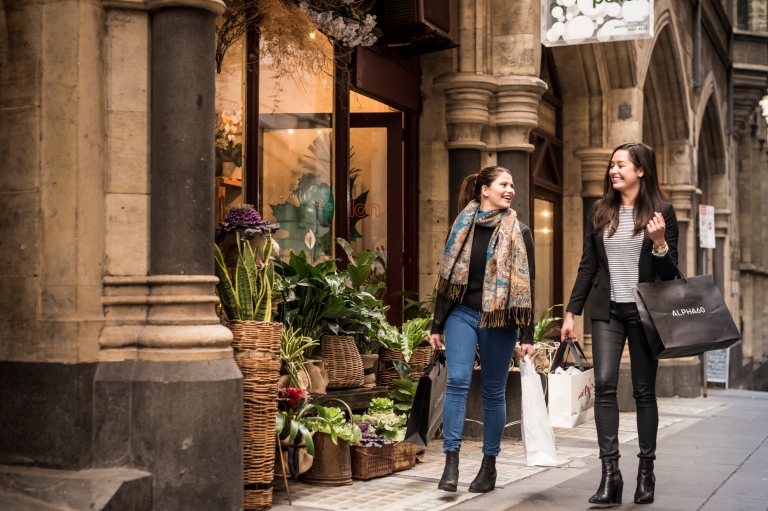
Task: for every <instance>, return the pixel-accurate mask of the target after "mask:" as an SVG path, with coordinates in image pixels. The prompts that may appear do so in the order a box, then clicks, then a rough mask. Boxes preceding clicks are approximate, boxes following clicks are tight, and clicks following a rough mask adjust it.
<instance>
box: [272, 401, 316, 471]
mask: <svg viewBox="0 0 768 511" xmlns="http://www.w3.org/2000/svg"><path fill="white" fill-rule="evenodd" d="M280 393H281V397H280V398H279V399H278V405H279V409H278V411H277V434H278V436H279V438H280V445H279V447H278V455H279V456H282V457H283V460H282V461H280V460H279V459H278V460H277V461H276V462H275V473H276V474H282V473H283V467H287V469H288V472H289V473H290V474H291V476H292V477H293V478H298V476H299V475H300V474H303V473H304V472H306V471H307V470H309V468H310V467H311V466H312V459H313V457H314V455H315V444H314V442H313V441H312V433H311V432H310V430H309V428H308V427H307V424H306V422H307V414H308V413H309V412H311V411H312V410H313V409H314V405H312V404H306V403H305V400H306V398H307V397H308V396H309V394H308V393H307V392H306V391H305V390H302V389H296V388H290V387H288V388H284V389H281V390H280Z"/></svg>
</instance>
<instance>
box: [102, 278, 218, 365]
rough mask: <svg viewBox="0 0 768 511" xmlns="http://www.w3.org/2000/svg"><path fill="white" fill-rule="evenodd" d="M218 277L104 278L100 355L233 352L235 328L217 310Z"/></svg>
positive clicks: (203, 356) (191, 356) (198, 356)
mask: <svg viewBox="0 0 768 511" xmlns="http://www.w3.org/2000/svg"><path fill="white" fill-rule="evenodd" d="M217 282H218V279H217V278H216V277H214V276H206V275H155V276H136V277H104V280H103V284H104V296H103V297H102V305H103V307H104V313H105V316H106V318H107V321H106V326H105V327H104V328H103V329H102V331H101V335H100V336H99V346H100V348H101V352H100V358H101V360H214V359H221V358H230V357H232V348H231V346H230V344H231V342H232V332H230V331H229V329H228V328H226V327H224V326H222V325H221V323H220V321H219V318H218V316H217V315H216V312H215V309H214V307H215V305H216V304H217V303H218V301H219V298H218V297H217V296H216V295H215V294H214V292H213V286H214V285H215V284H216V283H217Z"/></svg>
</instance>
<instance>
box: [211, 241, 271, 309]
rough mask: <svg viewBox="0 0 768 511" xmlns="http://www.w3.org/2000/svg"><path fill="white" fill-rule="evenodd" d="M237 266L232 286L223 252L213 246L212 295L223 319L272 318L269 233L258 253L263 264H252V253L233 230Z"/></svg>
mask: <svg viewBox="0 0 768 511" xmlns="http://www.w3.org/2000/svg"><path fill="white" fill-rule="evenodd" d="M237 250H238V252H239V256H238V258H237V266H236V268H235V282H234V285H233V283H232V280H231V279H230V277H229V272H228V271H227V265H226V263H225V262H224V254H222V253H221V249H219V247H218V245H216V255H215V258H216V264H215V270H216V276H217V277H218V278H219V283H218V284H216V294H218V295H219V299H220V300H221V308H222V309H223V310H224V314H226V316H227V319H230V320H240V321H266V322H270V321H272V293H273V292H274V289H275V269H274V266H273V264H272V262H271V260H270V257H271V256H272V236H269V238H268V239H267V241H266V243H264V249H263V251H262V252H261V256H262V258H261V260H262V261H263V264H262V265H261V266H258V265H257V264H256V255H255V253H254V252H253V249H252V248H251V244H250V243H248V242H242V243H241V241H240V233H237Z"/></svg>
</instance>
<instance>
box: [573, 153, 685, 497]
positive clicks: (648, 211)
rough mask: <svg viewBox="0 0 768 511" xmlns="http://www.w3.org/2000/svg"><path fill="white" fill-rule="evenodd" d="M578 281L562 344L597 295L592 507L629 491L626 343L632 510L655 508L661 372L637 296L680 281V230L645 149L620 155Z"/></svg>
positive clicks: (595, 211)
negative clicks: (623, 460) (622, 453)
mask: <svg viewBox="0 0 768 511" xmlns="http://www.w3.org/2000/svg"><path fill="white" fill-rule="evenodd" d="M585 233H586V234H585V236H584V253H583V255H582V257H581V263H580V264H579V273H578V276H577V277H576V283H575V284H574V286H573V291H572V292H571V299H570V301H569V302H568V307H567V308H566V315H565V319H564V321H563V327H562V329H561V339H566V338H568V337H570V338H572V339H573V338H574V332H573V326H574V315H575V314H578V315H580V314H581V313H582V311H583V309H584V302H585V301H586V299H587V296H589V293H590V292H592V306H591V309H590V316H591V319H592V357H593V359H594V366H595V423H596V426H597V439H598V444H599V447H600V459H601V460H602V463H603V473H602V480H601V482H600V487H599V489H598V491H597V493H596V494H595V495H593V496H592V498H590V499H589V501H590V502H591V503H593V504H603V505H619V504H621V494H622V490H623V486H624V482H623V479H622V477H621V472H620V471H619V440H618V434H619V407H618V402H617V399H616V389H617V387H618V382H619V364H620V362H621V354H622V352H623V351H624V341H625V339H627V338H629V355H630V359H631V368H632V369H631V370H632V386H633V396H634V398H635V402H636V404H637V430H638V437H639V443H640V454H638V457H639V458H640V466H639V469H638V476H637V490H636V492H635V502H636V503H638V504H648V503H651V502H653V498H654V489H655V481H656V479H655V476H654V475H653V460H654V459H656V454H655V452H656V434H657V431H658V427H659V411H658V407H657V405H656V369H657V367H658V361H657V360H655V359H654V358H653V356H652V355H651V350H650V347H649V345H648V341H647V339H646V337H645V332H644V331H643V328H642V326H641V324H640V322H639V321H638V316H637V314H638V312H637V306H636V304H635V299H634V295H633V293H632V288H633V287H634V286H635V285H636V284H638V283H639V282H653V281H655V280H657V279H659V280H672V279H674V278H675V277H676V276H677V273H678V270H677V237H678V227H677V218H676V217H675V210H674V208H673V207H672V205H671V204H669V203H668V202H666V199H665V197H664V194H663V193H662V191H661V189H660V188H659V182H658V177H657V173H656V155H655V153H654V152H653V149H651V148H650V147H648V146H647V145H645V144H640V143H632V144H624V145H621V146H619V147H617V148H616V149H615V150H614V152H613V155H612V156H611V162H610V164H609V166H608V171H607V172H606V175H605V184H604V187H603V197H602V198H601V199H600V200H598V201H597V202H596V203H595V205H594V206H593V207H592V210H591V211H590V214H589V217H588V221H587V226H586V230H585Z"/></svg>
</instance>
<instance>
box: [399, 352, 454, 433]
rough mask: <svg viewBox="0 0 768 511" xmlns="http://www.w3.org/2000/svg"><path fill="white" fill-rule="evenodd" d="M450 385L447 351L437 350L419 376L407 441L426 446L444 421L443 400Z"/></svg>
mask: <svg viewBox="0 0 768 511" xmlns="http://www.w3.org/2000/svg"><path fill="white" fill-rule="evenodd" d="M447 385H448V368H447V367H446V365H445V352H444V351H443V350H436V351H435V356H434V357H433V358H432V361H431V362H430V364H429V365H428V366H427V369H426V370H425V371H424V374H422V375H421V378H419V385H418V386H417V387H416V396H414V398H413V406H412V407H411V415H410V416H409V417H408V425H407V428H406V431H405V440H404V441H405V442H411V443H413V444H416V445H421V446H423V447H426V446H427V444H428V443H429V441H430V440H431V439H432V437H434V436H435V432H436V431H437V428H438V427H440V424H442V423H443V402H444V401H445V389H446V387H447Z"/></svg>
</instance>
